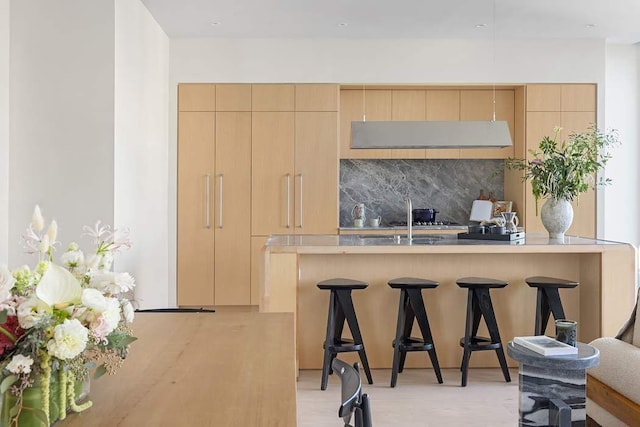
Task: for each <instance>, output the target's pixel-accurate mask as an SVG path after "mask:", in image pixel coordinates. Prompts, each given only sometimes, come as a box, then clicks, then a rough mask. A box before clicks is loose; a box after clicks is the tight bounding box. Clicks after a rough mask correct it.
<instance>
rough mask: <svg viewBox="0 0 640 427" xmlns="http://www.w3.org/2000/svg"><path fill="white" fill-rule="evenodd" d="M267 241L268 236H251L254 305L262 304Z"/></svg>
mask: <svg viewBox="0 0 640 427" xmlns="http://www.w3.org/2000/svg"><path fill="white" fill-rule="evenodd" d="M266 241H267V237H266V236H251V305H253V306H260V304H261V302H260V295H261V294H262V292H263V291H264V290H263V289H262V288H261V287H262V286H263V285H264V283H265V280H264V278H265V276H264V273H265V272H264V266H265V263H264V257H265V253H264V244H265V243H266ZM265 311H267V310H265Z"/></svg>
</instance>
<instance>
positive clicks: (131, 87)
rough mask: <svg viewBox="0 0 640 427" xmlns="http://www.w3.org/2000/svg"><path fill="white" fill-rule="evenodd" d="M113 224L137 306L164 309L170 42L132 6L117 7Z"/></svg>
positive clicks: (119, 0) (124, 1) (123, 1)
mask: <svg viewBox="0 0 640 427" xmlns="http://www.w3.org/2000/svg"><path fill="white" fill-rule="evenodd" d="M115 5H116V10H115V40H116V45H115V46H116V48H115V156H114V163H115V164H114V167H115V174H114V178H115V188H114V190H115V192H114V194H115V199H114V208H115V215H114V216H115V224H116V226H118V227H125V226H126V227H128V228H130V230H131V238H132V240H133V248H132V249H131V250H129V251H127V252H126V253H125V254H124V255H123V256H121V257H119V258H117V259H116V268H117V269H118V270H119V271H128V272H130V273H131V274H133V275H134V277H135V278H136V283H137V286H136V289H135V296H136V299H137V300H138V302H139V304H140V307H141V308H155V307H166V306H167V302H168V300H169V296H168V292H169V283H168V277H169V270H168V269H169V267H168V250H167V248H168V233H169V226H168V219H167V206H168V199H167V187H168V177H169V174H168V146H167V140H168V132H169V130H168V105H169V93H168V85H167V82H168V78H169V38H168V37H167V36H166V35H165V33H164V32H163V31H162V30H161V29H160V27H159V26H158V24H157V23H156V21H155V20H154V19H153V17H152V16H151V15H150V14H149V12H148V10H147V9H146V8H145V7H144V6H143V5H142V3H140V2H138V1H133V2H132V1H131V0H116V2H115Z"/></svg>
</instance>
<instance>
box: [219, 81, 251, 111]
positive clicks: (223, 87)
mask: <svg viewBox="0 0 640 427" xmlns="http://www.w3.org/2000/svg"><path fill="white" fill-rule="evenodd" d="M216 111H251V85H250V84H217V85H216Z"/></svg>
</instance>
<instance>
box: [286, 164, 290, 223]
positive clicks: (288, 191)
mask: <svg viewBox="0 0 640 427" xmlns="http://www.w3.org/2000/svg"><path fill="white" fill-rule="evenodd" d="M290 196H291V174H290V173H288V174H287V202H286V203H285V205H286V208H287V223H286V224H285V227H286V228H290V227H291V197H290Z"/></svg>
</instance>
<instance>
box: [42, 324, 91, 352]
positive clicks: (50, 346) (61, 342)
mask: <svg viewBox="0 0 640 427" xmlns="http://www.w3.org/2000/svg"><path fill="white" fill-rule="evenodd" d="M88 340H89V331H87V328H85V327H84V326H82V324H81V323H80V321H79V320H78V319H71V320H69V319H67V320H65V321H64V323H62V324H61V325H57V326H56V327H55V328H54V330H53V338H52V339H51V340H49V342H48V343H47V350H48V351H49V354H50V355H51V356H53V357H57V358H58V359H61V360H69V359H73V358H75V357H76V356H78V355H79V354H80V353H82V352H83V351H84V349H85V348H86V347H87V342H88Z"/></svg>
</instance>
